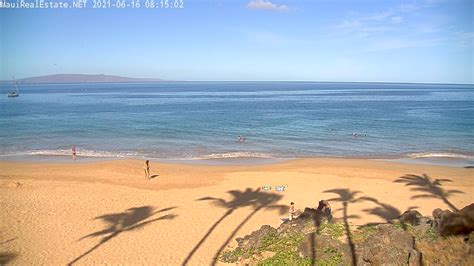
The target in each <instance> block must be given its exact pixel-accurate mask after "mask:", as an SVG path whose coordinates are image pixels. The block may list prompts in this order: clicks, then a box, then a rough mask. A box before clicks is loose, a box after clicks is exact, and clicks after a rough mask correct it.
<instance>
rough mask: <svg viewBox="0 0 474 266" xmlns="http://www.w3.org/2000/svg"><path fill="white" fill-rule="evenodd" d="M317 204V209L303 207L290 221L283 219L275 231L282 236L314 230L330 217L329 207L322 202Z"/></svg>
mask: <svg viewBox="0 0 474 266" xmlns="http://www.w3.org/2000/svg"><path fill="white" fill-rule="evenodd" d="M321 202H322V201H320V206H318V209H313V208H305V209H304V211H303V213H301V214H300V215H299V216H298V217H297V218H295V219H293V220H291V221H285V222H284V223H282V224H281V225H280V227H278V229H277V231H278V233H279V234H281V235H282V236H286V235H291V234H294V233H299V234H301V233H303V234H307V233H312V232H315V231H316V228H317V227H319V226H320V225H321V223H323V222H327V221H330V220H331V219H332V215H331V209H330V207H328V205H325V204H324V203H322V204H321Z"/></svg>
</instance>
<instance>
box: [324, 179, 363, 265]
mask: <svg viewBox="0 0 474 266" xmlns="http://www.w3.org/2000/svg"><path fill="white" fill-rule="evenodd" d="M324 193H334V194H337V195H338V197H336V198H332V199H329V200H328V201H338V202H342V206H343V207H342V211H343V217H342V219H343V222H344V229H345V231H346V237H347V244H348V245H349V249H350V252H351V259H352V265H356V264H357V256H356V252H355V245H354V242H353V241H352V233H351V231H350V227H349V221H348V220H349V219H354V218H359V216H358V215H348V206H349V204H350V203H356V202H359V201H362V200H364V199H363V198H357V197H356V196H357V195H358V194H360V193H361V192H360V191H351V190H350V189H347V188H336V189H330V190H326V191H324Z"/></svg>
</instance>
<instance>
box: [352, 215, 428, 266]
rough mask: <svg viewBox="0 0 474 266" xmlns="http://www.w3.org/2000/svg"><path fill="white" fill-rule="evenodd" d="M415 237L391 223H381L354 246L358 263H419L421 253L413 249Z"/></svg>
mask: <svg viewBox="0 0 474 266" xmlns="http://www.w3.org/2000/svg"><path fill="white" fill-rule="evenodd" d="M414 243H415V239H414V238H413V236H411V235H410V234H409V233H408V232H406V231H404V230H401V229H397V228H396V227H394V226H393V225H391V224H381V225H379V226H378V227H377V232H376V233H374V234H371V235H370V236H369V237H368V238H367V239H366V240H364V241H363V242H362V243H361V244H359V245H358V246H357V248H356V254H358V258H357V261H358V263H357V264H359V265H387V264H390V265H402V264H406V263H407V261H410V262H411V263H412V264H410V265H421V254H419V252H417V251H416V250H415V249H414Z"/></svg>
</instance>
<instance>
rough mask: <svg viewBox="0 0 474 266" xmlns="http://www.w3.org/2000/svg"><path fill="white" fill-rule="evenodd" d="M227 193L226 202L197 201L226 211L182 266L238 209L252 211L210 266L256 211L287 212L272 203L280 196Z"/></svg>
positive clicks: (285, 209) (211, 198) (213, 200)
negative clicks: (274, 210) (250, 208)
mask: <svg viewBox="0 0 474 266" xmlns="http://www.w3.org/2000/svg"><path fill="white" fill-rule="evenodd" d="M227 193H229V194H230V195H231V199H230V200H228V201H226V200H224V199H220V198H214V197H204V198H200V199H198V201H211V202H212V203H213V204H214V205H215V206H218V207H221V208H225V209H227V211H226V212H225V213H224V214H223V215H222V216H221V218H219V219H218V220H217V221H216V222H215V223H214V224H213V225H212V226H211V227H210V228H209V230H208V231H207V232H206V234H204V236H203V237H202V238H201V240H200V241H199V242H198V243H197V244H196V245H195V246H194V248H193V249H192V250H191V251H190V252H189V254H188V256H187V257H186V258H185V259H184V261H183V263H182V265H186V264H187V263H188V262H189V260H190V259H191V258H192V256H193V255H194V254H195V253H196V251H197V250H198V249H199V247H200V246H201V245H202V244H203V243H204V242H205V241H206V239H207V238H208V237H209V235H211V233H212V232H213V231H214V230H215V229H216V228H217V227H218V226H219V224H220V223H221V222H222V221H223V220H224V219H225V218H226V217H228V216H229V215H231V214H232V213H233V212H234V211H235V210H237V209H238V208H244V207H252V208H253V211H252V212H251V213H249V214H248V215H247V217H246V218H245V219H243V220H242V221H241V222H240V224H239V225H238V226H237V227H236V228H235V229H234V230H233V231H232V232H231V234H230V235H229V236H228V237H227V239H226V241H225V242H224V243H223V244H222V245H221V246H220V248H219V249H218V250H217V252H216V253H215V254H214V257H213V258H212V265H215V264H216V262H217V260H218V258H219V254H220V253H221V252H222V251H223V250H224V248H225V247H226V246H227V245H228V244H229V242H230V241H231V240H232V238H233V237H234V236H235V234H236V233H237V232H238V231H239V229H240V228H242V226H244V225H245V223H247V222H248V221H249V220H250V219H251V218H252V216H254V215H255V214H256V213H257V212H258V211H260V210H262V209H276V210H279V211H280V213H285V212H286V211H287V210H288V206H283V205H274V203H276V202H278V201H279V200H280V199H281V198H282V196H281V195H278V194H274V193H268V192H264V191H261V190H260V188H258V189H255V190H253V189H251V188H247V189H245V191H239V190H230V191H227Z"/></svg>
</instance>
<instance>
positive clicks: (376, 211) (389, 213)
mask: <svg viewBox="0 0 474 266" xmlns="http://www.w3.org/2000/svg"><path fill="white" fill-rule="evenodd" d="M360 199H361V200H365V201H371V202H373V203H375V204H376V205H377V207H374V208H371V209H364V210H363V211H364V212H365V213H368V214H372V215H375V216H378V217H380V218H382V219H384V220H385V222H387V223H389V222H390V221H391V220H393V219H396V218H398V217H400V216H401V215H402V213H401V212H400V210H399V209H397V208H396V207H394V206H392V205H390V204H387V203H383V202H380V201H379V200H377V199H375V198H372V197H365V196H364V197H361V198H360ZM416 208H418V207H417V206H411V207H409V208H408V210H413V209H416ZM401 225H402V228H403V230H406V229H407V228H406V225H405V223H403V222H402V223H401Z"/></svg>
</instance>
